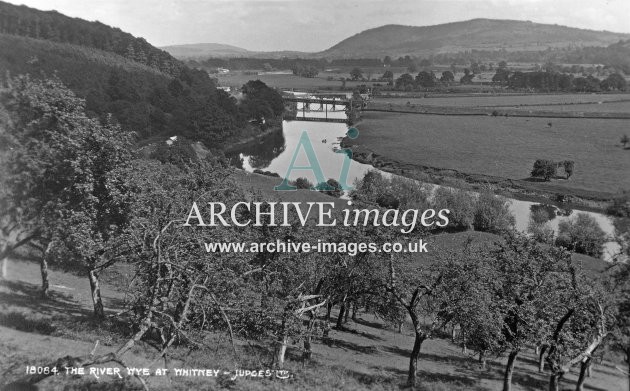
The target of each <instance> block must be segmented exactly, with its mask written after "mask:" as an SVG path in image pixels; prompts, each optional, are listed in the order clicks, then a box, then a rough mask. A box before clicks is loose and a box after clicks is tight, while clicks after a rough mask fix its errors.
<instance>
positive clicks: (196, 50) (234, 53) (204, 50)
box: [160, 43, 254, 58]
mask: <svg viewBox="0 0 630 391" xmlns="http://www.w3.org/2000/svg"><path fill="white" fill-rule="evenodd" d="M160 49H162V50H165V51H167V52H169V53H170V54H171V55H172V56H173V57H176V58H203V57H245V56H250V55H252V54H253V53H254V52H250V51H249V50H247V49H243V48H239V47H236V46H232V45H224V44H221V43H191V44H186V45H171V46H163V47H161V48H160Z"/></svg>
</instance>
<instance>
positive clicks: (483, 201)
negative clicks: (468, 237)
mask: <svg viewBox="0 0 630 391" xmlns="http://www.w3.org/2000/svg"><path fill="white" fill-rule="evenodd" d="M514 224H515V218H514V215H512V213H510V209H509V201H505V200H504V199H502V198H500V197H499V196H496V195H494V194H492V192H491V191H490V190H484V191H482V192H481V193H480V194H479V197H478V198H477V203H476V208H475V215H474V219H473V226H474V227H475V229H476V230H478V231H486V232H495V233H501V232H505V231H509V230H511V229H513V228H514Z"/></svg>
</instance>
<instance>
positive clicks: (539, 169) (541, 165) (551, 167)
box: [530, 159, 558, 181]
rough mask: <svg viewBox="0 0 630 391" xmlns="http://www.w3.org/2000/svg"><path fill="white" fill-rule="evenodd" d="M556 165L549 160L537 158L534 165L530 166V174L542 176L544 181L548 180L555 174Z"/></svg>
mask: <svg viewBox="0 0 630 391" xmlns="http://www.w3.org/2000/svg"><path fill="white" fill-rule="evenodd" d="M557 169H558V166H557V164H556V163H555V162H552V161H551V160H545V159H537V160H536V161H535V162H534V167H533V168H532V172H531V174H530V175H531V176H532V177H534V178H536V177H542V178H544V179H545V180H546V181H549V180H550V179H551V178H552V177H554V176H556V173H557Z"/></svg>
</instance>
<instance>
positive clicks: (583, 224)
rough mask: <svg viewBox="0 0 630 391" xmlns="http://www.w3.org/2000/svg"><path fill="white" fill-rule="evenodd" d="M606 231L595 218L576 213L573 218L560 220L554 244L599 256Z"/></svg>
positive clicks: (605, 239) (605, 237)
mask: <svg viewBox="0 0 630 391" xmlns="http://www.w3.org/2000/svg"><path fill="white" fill-rule="evenodd" d="M606 241H607V236H606V233H605V232H604V231H603V230H602V229H601V227H600V226H599V224H598V223H597V220H595V218H594V217H592V216H590V215H588V214H586V213H578V215H577V217H576V218H575V219H570V220H566V221H562V222H560V225H559V226H558V238H557V239H556V244H557V245H559V246H563V247H566V248H567V249H569V250H571V251H575V252H578V253H582V254H586V255H591V256H594V257H599V256H601V255H602V251H603V246H604V243H606Z"/></svg>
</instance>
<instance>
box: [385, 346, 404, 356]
mask: <svg viewBox="0 0 630 391" xmlns="http://www.w3.org/2000/svg"><path fill="white" fill-rule="evenodd" d="M381 349H382V350H384V351H386V352H389V353H394V354H397V355H399V356H403V357H409V356H410V355H411V349H405V348H401V347H398V346H383V347H382V348H381Z"/></svg>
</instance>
